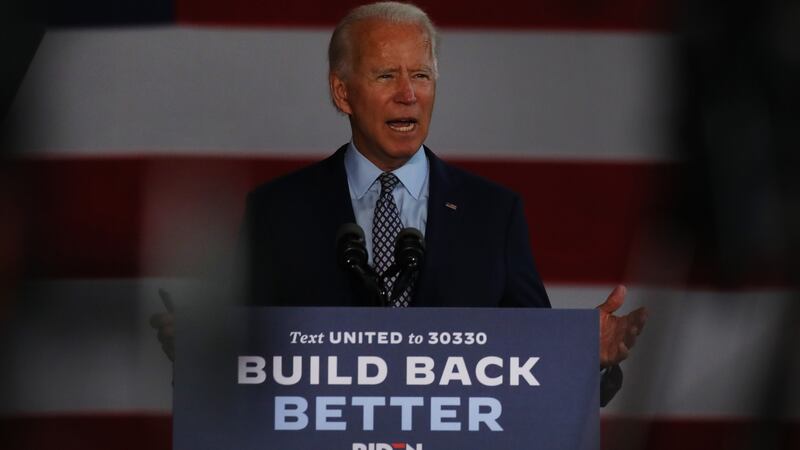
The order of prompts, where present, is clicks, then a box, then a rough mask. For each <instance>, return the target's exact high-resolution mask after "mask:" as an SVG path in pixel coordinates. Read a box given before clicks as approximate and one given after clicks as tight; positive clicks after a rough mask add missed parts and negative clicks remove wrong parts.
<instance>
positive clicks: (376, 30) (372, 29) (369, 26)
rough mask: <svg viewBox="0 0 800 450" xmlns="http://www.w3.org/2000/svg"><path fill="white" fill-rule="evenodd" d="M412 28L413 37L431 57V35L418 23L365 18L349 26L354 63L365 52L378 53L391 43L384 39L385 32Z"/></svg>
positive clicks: (365, 53)
mask: <svg viewBox="0 0 800 450" xmlns="http://www.w3.org/2000/svg"><path fill="white" fill-rule="evenodd" d="M401 27H402V28H406V29H413V30H415V31H416V36H415V37H414V39H418V40H419V47H420V49H421V50H423V51H424V52H425V53H426V54H427V55H430V57H431V58H433V51H432V42H431V37H430V36H429V35H428V32H427V30H425V28H424V27H422V26H421V25H419V24H416V23H412V22H390V21H386V20H383V19H374V18H371V19H365V20H362V21H359V22H356V23H354V24H353V26H352V28H351V30H350V31H351V35H350V37H351V39H350V42H351V44H352V45H353V47H352V48H351V50H352V52H351V56H352V57H353V61H352V62H354V63H358V62H359V59H361V57H362V56H364V55H367V54H371V53H372V54H374V53H380V52H381V51H383V50H384V48H385V47H388V46H390V45H392V43H390V42H388V41H387V40H385V39H381V38H384V37H386V33H387V32H389V31H390V30H397V29H398V28H401Z"/></svg>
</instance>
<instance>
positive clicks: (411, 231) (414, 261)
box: [391, 227, 425, 299]
mask: <svg viewBox="0 0 800 450" xmlns="http://www.w3.org/2000/svg"><path fill="white" fill-rule="evenodd" d="M424 259H425V239H424V238H423V237H422V233H421V232H420V231H419V230H418V229H416V228H411V227H409V228H403V229H402V230H401V231H400V233H398V235H397V240H396V241H395V250H394V261H395V264H396V270H399V271H400V274H399V275H398V276H397V280H395V283H394V286H392V293H391V298H392V299H397V298H398V297H400V294H402V293H403V291H405V290H406V289H407V288H408V286H409V285H410V284H411V281H412V279H413V276H414V275H415V274H416V273H417V272H418V271H419V268H420V265H422V261H423V260H424Z"/></svg>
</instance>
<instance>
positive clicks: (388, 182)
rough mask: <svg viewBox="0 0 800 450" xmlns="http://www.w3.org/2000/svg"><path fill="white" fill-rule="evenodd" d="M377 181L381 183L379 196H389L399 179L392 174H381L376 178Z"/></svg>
mask: <svg viewBox="0 0 800 450" xmlns="http://www.w3.org/2000/svg"><path fill="white" fill-rule="evenodd" d="M378 181H380V182H381V195H382V196H383V195H387V194H391V193H392V191H393V190H394V187H395V186H397V183H399V182H400V179H399V178H397V175H395V174H393V173H392V172H383V173H382V174H381V176H379V177H378Z"/></svg>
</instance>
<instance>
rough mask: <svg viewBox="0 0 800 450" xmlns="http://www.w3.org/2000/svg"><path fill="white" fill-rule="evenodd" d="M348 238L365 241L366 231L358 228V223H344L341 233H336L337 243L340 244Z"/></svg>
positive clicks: (340, 229) (340, 228)
mask: <svg viewBox="0 0 800 450" xmlns="http://www.w3.org/2000/svg"><path fill="white" fill-rule="evenodd" d="M347 236H352V237H348V239H352V238H355V239H357V240H359V239H360V240H362V241H363V240H364V230H362V229H361V227H360V226H358V224H357V223H353V222H350V223H343V224H342V226H340V227H339V231H337V232H336V243H337V244H338V243H339V242H340V241H341V240H342V239H343V238H345V237H347Z"/></svg>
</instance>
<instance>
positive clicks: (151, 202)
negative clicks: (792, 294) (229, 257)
mask: <svg viewBox="0 0 800 450" xmlns="http://www.w3.org/2000/svg"><path fill="white" fill-rule="evenodd" d="M309 162H310V161H309V160H299V159H281V158H275V157H270V158H244V157H242V158H233V157H231V158H220V157H217V158H215V157H132V158H107V159H101V158H78V159H39V160H28V161H24V162H19V163H16V164H15V166H14V175H15V177H16V179H17V180H18V181H19V183H18V185H17V186H16V187H15V189H16V190H17V191H18V192H20V193H21V195H18V196H16V197H15V201H16V202H18V204H17V205H16V210H18V211H22V213H21V214H22V216H23V217H22V219H20V220H17V221H16V222H22V223H23V224H24V226H23V227H22V228H23V229H24V230H25V236H24V240H23V241H22V242H25V243H26V244H25V245H24V246H23V247H22V249H23V252H24V254H23V256H24V259H23V261H24V263H25V265H24V268H25V273H26V274H28V275H31V276H34V277H56V278H61V277H67V278H70V277H81V278H98V277H100V278H102V277H135V276H182V275H196V273H192V270H193V268H192V267H187V266H186V264H185V261H187V260H195V259H200V258H202V257H203V256H204V255H203V253H202V250H203V245H189V244H187V245H185V246H184V247H185V248H181V247H179V246H176V248H175V249H174V250H173V249H169V248H165V247H169V246H171V245H172V244H174V243H176V242H180V241H181V239H184V238H185V237H186V236H187V234H190V232H194V233H199V234H198V235H197V239H198V242H199V243H202V242H203V240H204V239H205V240H210V241H213V242H218V241H219V240H220V239H229V240H231V242H232V241H233V239H234V238H235V235H236V231H237V229H238V226H239V221H240V218H241V215H242V211H243V207H244V197H245V194H246V192H248V191H249V190H250V189H252V188H253V187H254V186H256V185H258V184H259V183H261V182H264V181H266V180H269V179H271V178H274V177H276V176H279V175H281V174H284V173H287V172H289V171H291V170H293V169H296V168H299V167H301V166H303V165H305V164H307V163H309ZM453 162H455V163H456V164H457V165H460V166H463V167H464V168H466V169H468V170H470V171H472V172H475V173H478V174H480V175H483V176H485V177H487V178H489V179H492V180H495V181H496V182H498V183H500V184H503V185H505V186H508V187H509V188H511V189H512V190H514V191H516V192H518V193H520V194H521V196H522V197H523V200H524V202H525V208H526V216H527V220H528V223H529V227H530V233H531V242H532V246H533V249H534V255H535V257H536V260H537V264H538V266H539V269H540V272H541V274H542V276H543V278H544V280H545V281H546V282H550V283H552V282H560V283H572V284H576V283H577V284H581V283H591V284H600V283H603V284H608V283H616V282H621V281H628V282H631V281H633V282H637V281H644V282H651V283H656V284H658V283H662V282H666V281H670V280H660V279H658V277H655V278H649V277H650V275H646V277H647V278H646V279H642V278H641V277H642V276H644V275H643V274H642V272H643V271H642V270H641V267H640V266H641V265H642V264H640V263H643V261H640V260H639V259H637V258H643V256H642V255H641V253H640V251H641V248H640V247H641V245H642V242H643V241H646V240H647V239H649V237H650V231H651V230H650V229H649V226H650V225H651V224H652V222H653V221H654V220H656V219H657V218H659V217H660V215H663V214H665V212H666V213H669V212H670V211H669V202H670V200H671V199H670V194H669V192H668V190H665V188H664V185H663V180H664V179H665V178H666V177H667V176H669V174H670V173H672V172H674V170H675V166H674V165H673V164H669V163H654V162H640V163H620V162H614V163H611V162H596V161H592V162H565V161H550V162H547V161H532V160H520V161H508V160H502V161H501V160H488V161H483V160H457V161H453ZM12 210H13V209H12ZM184 211H193V214H195V216H193V218H192V226H191V227H190V228H192V229H187V225H186V223H183V222H179V221H175V220H173V219H174V218H173V217H172V215H173V213H174V214H181V213H182V212H184ZM210 222H214V223H222V224H223V226H222V230H223V231H222V235H219V234H217V235H208V236H203V235H202V232H203V227H204V224H205V223H210ZM145 232H147V236H157V237H159V239H156V240H152V239H146V236H145ZM187 249H188V250H187ZM165 250H167V251H166V253H170V252H172V253H175V259H174V261H171V260H167V261H159V264H155V265H153V264H144V263H143V262H142V259H143V258H145V257H148V256H151V255H157V254H163V253H165ZM186 251H190V252H195V253H192V254H191V255H187V254H185V253H186ZM181 252H183V253H181ZM695 258H696V259H697V257H695ZM145 259H146V258H145ZM644 262H647V261H644ZM632 266H633V267H632ZM668 272H669V271H668ZM696 273H697V274H699V275H698V277H696V279H694V280H689V281H691V283H692V284H693V285H708V284H713V282H712V281H713V280H711V279H709V278H708V277H707V276H705V275H703V272H702V271H696ZM672 281H674V280H672ZM683 281H686V280H681V282H683ZM746 281H747V282H748V283H749V284H751V285H757V286H763V285H768V286H769V285H783V282H782V281H781V280H780V278H779V277H776V276H775V275H774V274H771V273H765V274H752V280H746Z"/></svg>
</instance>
